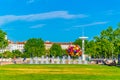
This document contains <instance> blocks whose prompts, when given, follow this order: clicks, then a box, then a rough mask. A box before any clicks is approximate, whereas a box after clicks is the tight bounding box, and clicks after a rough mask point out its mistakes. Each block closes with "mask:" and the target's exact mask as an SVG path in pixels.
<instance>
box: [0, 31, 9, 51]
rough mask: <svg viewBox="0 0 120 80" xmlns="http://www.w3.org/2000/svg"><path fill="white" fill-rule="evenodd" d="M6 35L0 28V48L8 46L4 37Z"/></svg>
mask: <svg viewBox="0 0 120 80" xmlns="http://www.w3.org/2000/svg"><path fill="white" fill-rule="evenodd" d="M6 35H7V34H6V33H5V32H4V31H2V30H0V48H2V49H3V48H5V47H6V46H8V40H7V39H5V37H6Z"/></svg>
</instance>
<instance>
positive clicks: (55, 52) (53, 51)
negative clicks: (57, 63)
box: [50, 43, 63, 57]
mask: <svg viewBox="0 0 120 80" xmlns="http://www.w3.org/2000/svg"><path fill="white" fill-rule="evenodd" d="M62 52H63V50H62V48H61V46H60V44H56V43H54V44H53V45H52V47H51V48H50V55H52V56H55V57H56V56H62Z"/></svg>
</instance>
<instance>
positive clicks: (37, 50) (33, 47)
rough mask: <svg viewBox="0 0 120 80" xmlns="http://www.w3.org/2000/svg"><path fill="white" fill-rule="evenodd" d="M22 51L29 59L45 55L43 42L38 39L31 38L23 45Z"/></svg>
mask: <svg viewBox="0 0 120 80" xmlns="http://www.w3.org/2000/svg"><path fill="white" fill-rule="evenodd" d="M24 50H25V54H26V55H29V56H31V57H35V56H37V57H39V56H42V55H45V45H44V41H43V40H42V39H40V38H31V39H29V40H27V42H26V43H25V46H24Z"/></svg>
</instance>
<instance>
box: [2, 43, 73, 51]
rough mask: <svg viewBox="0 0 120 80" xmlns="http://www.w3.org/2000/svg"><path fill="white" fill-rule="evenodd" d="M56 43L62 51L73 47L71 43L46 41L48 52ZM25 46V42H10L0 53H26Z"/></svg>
mask: <svg viewBox="0 0 120 80" xmlns="http://www.w3.org/2000/svg"><path fill="white" fill-rule="evenodd" d="M54 43H57V44H60V45H61V48H62V49H67V48H68V47H69V46H70V45H73V44H72V43H71V42H50V41H46V42H45V43H44V45H45V48H46V50H47V49H50V48H51V46H52V45H53V44H54ZM24 45H25V42H12V41H9V44H8V46H7V47H6V48H5V49H0V53H3V52H5V51H10V52H12V51H13V50H19V51H21V52H23V51H24Z"/></svg>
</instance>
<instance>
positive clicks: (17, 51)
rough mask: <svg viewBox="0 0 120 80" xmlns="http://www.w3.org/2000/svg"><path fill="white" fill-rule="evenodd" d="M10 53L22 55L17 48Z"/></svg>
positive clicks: (15, 55)
mask: <svg viewBox="0 0 120 80" xmlns="http://www.w3.org/2000/svg"><path fill="white" fill-rule="evenodd" d="M12 53H13V57H21V55H22V52H20V51H19V50H13V51H12Z"/></svg>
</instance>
